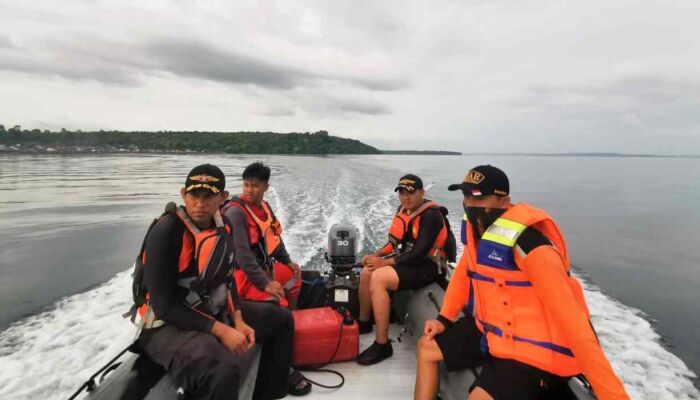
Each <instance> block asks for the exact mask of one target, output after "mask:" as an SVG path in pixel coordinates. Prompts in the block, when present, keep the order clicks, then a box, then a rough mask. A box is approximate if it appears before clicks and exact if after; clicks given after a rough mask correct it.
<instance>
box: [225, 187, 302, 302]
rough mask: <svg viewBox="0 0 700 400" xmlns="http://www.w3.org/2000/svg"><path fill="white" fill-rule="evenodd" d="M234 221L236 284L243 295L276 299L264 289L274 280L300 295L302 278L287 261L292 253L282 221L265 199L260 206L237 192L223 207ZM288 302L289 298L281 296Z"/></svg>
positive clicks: (257, 299) (293, 295) (251, 297)
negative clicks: (285, 240) (283, 233)
mask: <svg viewBox="0 0 700 400" xmlns="http://www.w3.org/2000/svg"><path fill="white" fill-rule="evenodd" d="M221 210H222V211H221V212H222V213H223V214H224V215H225V216H226V218H227V219H228V220H229V221H230V222H231V225H232V227H233V230H234V231H235V232H236V234H234V235H233V243H234V246H235V249H236V255H235V257H236V266H237V267H238V270H237V271H236V273H235V278H236V284H237V285H238V291H239V292H240V295H241V298H243V299H245V300H254V301H277V299H276V298H275V297H273V296H271V295H270V294H269V293H266V292H265V287H266V286H267V284H268V283H270V281H271V280H273V279H274V280H275V281H277V282H279V283H281V284H282V286H284V288H285V289H286V290H287V294H288V296H289V297H291V298H296V297H298V296H299V292H300V290H301V280H299V279H297V277H296V275H295V272H294V270H293V269H292V268H291V267H290V266H289V265H288V264H289V263H290V262H291V258H290V257H289V253H287V249H286V247H285V245H284V241H283V240H282V236H281V233H282V225H281V224H280V222H279V220H277V218H276V217H275V215H274V213H273V212H272V209H271V208H270V206H269V204H267V202H266V201H263V202H262V204H261V205H260V206H256V205H254V204H253V203H252V202H250V201H248V199H247V198H246V197H245V196H242V195H241V196H234V197H233V198H231V199H230V200H229V201H228V202H227V203H225V204H224V205H223V207H222V209H221ZM279 301H280V305H282V306H284V307H286V306H288V299H286V298H283V299H280V300H279Z"/></svg>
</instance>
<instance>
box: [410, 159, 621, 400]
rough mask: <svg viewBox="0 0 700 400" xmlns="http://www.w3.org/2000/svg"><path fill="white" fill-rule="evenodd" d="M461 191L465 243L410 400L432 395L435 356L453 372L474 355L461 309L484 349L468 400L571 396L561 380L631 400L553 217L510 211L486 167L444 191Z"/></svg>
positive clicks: (503, 185) (501, 183) (526, 209)
mask: <svg viewBox="0 0 700 400" xmlns="http://www.w3.org/2000/svg"><path fill="white" fill-rule="evenodd" d="M458 189H461V190H462V193H463V195H464V207H465V210H466V213H467V236H468V237H467V244H466V246H465V251H464V253H463V254H462V258H461V259H460V262H459V264H458V266H457V268H456V269H455V271H454V274H453V275H452V279H451V280H450V283H449V286H448V288H447V292H446V293H445V298H444V300H443V306H442V309H441V310H440V313H439V315H438V318H437V319H436V320H432V321H426V323H425V328H424V333H425V336H424V337H423V338H421V340H420V342H419V355H418V358H419V360H418V374H417V379H416V381H417V383H416V393H415V398H416V399H428V398H434V394H435V391H436V380H437V378H436V375H437V362H439V360H440V359H444V360H445V362H446V364H448V369H450V363H451V362H450V361H449V360H450V359H454V358H462V359H465V358H473V355H474V352H475V349H474V348H475V344H474V342H473V341H472V339H473V335H465V334H461V335H460V334H455V331H458V330H463V331H465V332H473V327H469V325H467V324H464V323H462V322H460V321H462V320H463V319H462V320H458V321H457V322H453V321H455V320H456V319H457V316H458V314H459V313H460V312H462V311H463V310H464V312H465V314H467V315H470V314H471V315H474V316H475V322H476V324H477V327H478V329H479V330H480V331H481V332H483V334H484V335H485V344H486V345H487V348H488V353H487V355H486V359H485V361H484V366H483V369H482V371H481V373H480V374H479V376H478V377H477V379H476V381H475V382H474V384H473V385H472V387H471V389H470V394H469V399H470V400H487V399H530V398H532V399H535V398H557V399H569V398H571V399H574V398H576V397H575V396H574V395H573V393H571V391H570V389H569V388H568V384H567V383H568V380H569V379H570V378H571V377H572V376H576V375H579V374H581V373H583V374H585V376H586V377H587V378H588V380H589V381H590V383H591V385H592V386H593V389H594V390H595V392H596V395H597V398H598V399H628V398H629V397H628V396H627V394H626V392H625V389H624V386H623V385H622V383H621V382H620V380H619V379H618V378H617V376H616V375H615V373H614V371H613V370H612V368H611V366H610V363H609V362H608V360H607V359H606V358H605V354H604V353H603V351H602V349H601V347H600V344H599V343H598V340H597V337H596V335H595V332H594V331H593V327H592V325H591V323H590V321H589V314H588V308H587V306H586V303H585V299H584V296H583V290H582V288H581V285H580V283H579V282H578V281H577V280H576V279H575V278H574V277H572V276H571V275H570V272H569V256H568V252H567V248H566V243H565V241H564V237H563V235H562V234H561V231H560V230H559V228H558V226H557V225H556V223H555V222H554V220H553V219H552V218H551V217H550V216H549V215H547V214H546V213H545V212H544V211H542V210H539V209H536V208H534V207H531V206H529V205H527V204H524V203H518V204H511V202H510V197H509V193H510V187H509V182H508V178H507V176H506V174H505V173H503V171H501V170H500V169H498V168H496V167H493V166H491V165H480V166H478V167H475V168H473V169H471V170H470V171H469V172H468V173H467V175H466V177H465V179H464V182H462V183H461V184H455V185H450V187H449V190H458ZM465 306H466V307H465ZM460 339H462V340H463V341H464V342H462V343H460ZM421 348H422V354H421ZM453 365H457V364H454V363H453ZM462 367H464V366H462ZM431 374H432V377H431Z"/></svg>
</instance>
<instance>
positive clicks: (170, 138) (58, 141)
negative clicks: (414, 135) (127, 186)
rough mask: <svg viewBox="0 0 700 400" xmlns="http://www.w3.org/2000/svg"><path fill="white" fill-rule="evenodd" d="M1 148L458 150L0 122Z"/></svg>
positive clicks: (296, 136) (324, 138) (307, 136)
mask: <svg viewBox="0 0 700 400" xmlns="http://www.w3.org/2000/svg"><path fill="white" fill-rule="evenodd" d="M0 152H21V153H42V154H47V153H58V154H78V153H80V154H82V153H87V154H122V153H138V154H280V155H282V154H284V155H293V154H296V155H302V154H305V155H307V154H308V155H331V154H353V155H361V154H413V155H460V154H461V153H458V152H450V151H440V150H438V151H434V150H430V151H426V150H399V151H394V150H387V151H382V150H379V149H377V148H376V147H373V146H370V145H368V144H365V143H363V142H361V141H359V140H355V139H347V138H342V137H338V136H331V135H330V134H329V133H328V132H327V131H323V130H322V131H317V132H313V133H309V132H302V133H299V132H289V133H276V132H200V131H158V132H148V131H131V132H124V131H91V132H82V131H68V130H65V129H61V131H59V132H52V131H48V130H45V131H40V130H38V129H32V130H26V129H24V130H23V129H22V128H21V127H20V126H15V127H13V128H11V129H9V130H6V129H5V127H4V126H3V125H1V124H0Z"/></svg>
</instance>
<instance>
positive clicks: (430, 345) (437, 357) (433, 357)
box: [416, 335, 443, 362]
mask: <svg viewBox="0 0 700 400" xmlns="http://www.w3.org/2000/svg"><path fill="white" fill-rule="evenodd" d="M416 349H417V352H418V359H419V360H423V361H432V362H440V361H442V359H443V356H442V351H440V347H439V346H438V345H437V342H436V341H435V339H428V337H427V336H425V335H424V336H421V338H420V339H418V343H417V344H416Z"/></svg>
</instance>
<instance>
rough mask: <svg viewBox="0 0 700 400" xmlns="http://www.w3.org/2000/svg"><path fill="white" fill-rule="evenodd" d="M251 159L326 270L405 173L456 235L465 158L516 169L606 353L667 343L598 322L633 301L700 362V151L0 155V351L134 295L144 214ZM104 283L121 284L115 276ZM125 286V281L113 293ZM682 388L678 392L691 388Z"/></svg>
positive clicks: (234, 176) (386, 211) (373, 234)
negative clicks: (337, 231)
mask: <svg viewBox="0 0 700 400" xmlns="http://www.w3.org/2000/svg"><path fill="white" fill-rule="evenodd" d="M254 160H262V161H264V162H266V163H268V164H269V165H271V166H272V168H273V177H272V180H271V187H272V189H271V191H270V193H269V196H268V197H269V198H270V200H271V201H272V203H273V207H275V209H276V211H277V214H278V216H279V217H280V219H281V220H282V221H283V223H284V224H285V230H286V232H287V233H286V237H285V240H286V242H287V243H288V246H289V247H290V251H291V254H292V256H293V257H294V258H296V259H297V260H299V261H301V262H302V263H303V264H305V265H307V266H317V267H320V266H322V265H323V261H322V254H323V252H324V251H325V249H324V247H325V235H326V232H327V229H328V228H329V227H330V225H331V224H332V223H335V222H349V223H353V224H355V225H356V226H358V227H359V228H360V232H361V233H362V235H363V249H364V251H373V249H374V248H375V247H376V246H377V245H379V244H380V243H382V242H383V241H384V239H385V234H386V229H387V227H388V223H389V218H390V215H391V213H392V211H393V210H395V206H396V204H397V202H396V199H395V197H394V194H393V192H392V189H393V187H394V185H395V183H396V181H397V179H398V178H399V177H400V176H401V175H402V174H403V173H406V172H413V173H416V174H418V175H419V176H421V177H422V178H423V179H424V181H425V182H426V183H432V186H431V187H430V189H429V191H428V193H429V195H430V197H432V198H434V199H437V200H438V201H440V202H441V203H443V204H445V205H446V206H447V207H448V208H449V209H450V211H451V218H452V221H453V228H454V229H455V233H456V234H458V232H457V231H456V230H457V229H458V227H459V219H460V217H461V214H462V209H461V198H460V196H459V195H458V194H455V193H453V192H448V191H447V190H446V187H447V185H448V184H450V183H456V182H460V181H461V180H462V178H463V176H464V173H465V172H466V170H467V169H468V168H469V167H471V166H474V165H477V164H481V163H491V164H493V165H496V166H498V167H500V168H502V169H503V170H504V171H506V173H507V174H508V175H509V177H510V180H511V192H512V197H513V200H514V201H516V202H518V201H525V202H528V203H531V204H533V205H535V206H537V207H540V208H543V209H545V210H547V211H548V212H549V213H550V214H551V215H552V216H554V217H555V219H556V220H557V221H558V222H559V224H560V225H561V227H562V229H563V232H564V234H565V235H566V237H567V239H568V243H569V246H570V249H571V258H572V260H573V264H574V265H575V267H576V268H577V271H578V272H579V275H581V276H583V277H585V278H586V279H588V280H589V281H590V282H591V285H590V293H591V295H593V294H594V292H598V291H602V292H603V294H604V296H602V297H601V298H603V299H604V300H601V301H599V302H598V303H597V305H596V310H597V312H598V314H599V317H597V318H599V321H600V322H599V323H600V324H601V325H603V332H604V335H603V336H605V337H606V338H605V341H606V345H607V346H609V347H608V348H610V349H613V352H614V353H615V355H616V358H617V357H619V359H620V360H627V359H628V358H626V357H628V356H629V354H632V353H629V354H628V352H635V351H637V352H641V353H634V354H635V355H634V357H631V356H629V357H631V358H629V360H631V361H629V364H623V365H622V367H621V368H625V369H627V368H628V367H629V368H630V369H631V370H634V369H635V368H636V367H639V368H641V369H649V368H652V367H654V365H655V364H654V362H655V361H654V360H657V359H659V357H660V356H659V355H658V353H655V352H658V350H649V351H646V350H644V349H645V348H647V347H648V348H650V349H651V346H652V345H655V344H656V343H655V342H658V340H657V339H655V338H654V337H653V336H654V334H653V331H652V330H651V329H649V328H646V329H648V330H649V332H646V331H644V332H642V333H639V332H641V330H643V329H645V328H639V329H640V331H639V332H637V333H638V334H637V335H636V336H635V335H634V334H630V335H629V336H627V335H625V334H624V333H620V334H616V333H614V332H615V329H616V328H615V329H613V322H614V321H609V324H608V322H605V321H604V319H605V314H606V310H610V312H611V313H612V312H613V309H615V310H618V309H619V308H620V307H623V308H624V309H625V310H628V311H625V313H627V314H628V315H629V316H630V320H629V321H636V320H634V318H636V315H638V314H639V313H638V312H636V311H634V309H639V310H641V311H642V312H643V313H644V314H645V315H646V317H645V318H647V319H648V320H650V321H652V322H653V329H654V330H655V331H656V332H658V333H659V334H660V335H661V337H662V338H663V339H662V340H663V343H664V344H665V346H666V348H667V349H668V350H670V351H671V352H672V353H673V354H675V355H676V356H678V357H680V358H681V359H682V360H683V361H684V362H685V364H686V365H687V366H688V367H689V368H690V369H691V370H693V371H700V345H699V344H698V342H697V340H696V337H697V335H699V334H700V322H698V321H697V319H696V315H697V311H696V305H697V304H699V303H700V290H698V289H697V288H698V287H699V286H700V251H698V250H697V246H698V243H699V242H698V239H697V235H696V232H697V231H698V228H697V227H698V226H700V212H699V211H698V206H700V185H698V183H700V159H680V158H678V159H668V158H600V157H516V156H489V157H487V156H337V157H335V156H334V157H302V156H299V157H295V156H220V155H217V156H202V155H101V156H92V155H66V156H62V155H50V156H47V155H14V154H0V331H2V330H4V331H2V332H1V333H0V335H2V339H0V357H7V360H10V361H12V362H15V363H24V364H22V365H24V367H28V368H31V367H32V365H33V364H32V362H33V361H30V360H24V359H22V356H21V355H18V353H19V352H21V351H22V349H23V348H25V347H26V348H29V347H27V346H28V345H27V343H28V342H29V341H30V340H33V339H32V338H33V337H34V336H32V335H30V334H29V333H28V332H30V331H31V329H32V328H31V326H34V325H36V324H42V326H47V327H49V329H50V328H51V326H52V325H51V324H59V322H58V321H63V322H61V323H63V324H67V326H72V325H74V324H77V323H76V322H67V323H66V322H65V321H67V320H70V319H71V318H77V317H75V316H73V314H71V313H70V312H68V311H65V312H63V313H61V312H62V311H61V310H64V309H67V307H68V306H67V305H66V304H77V305H80V304H81V303H80V302H81V301H83V300H82V299H83V298H84V297H89V296H87V295H83V294H80V293H85V294H91V293H92V294H91V295H90V296H93V297H94V296H95V293H100V292H99V290H106V289H104V288H112V289H113V292H114V293H119V294H118V295H117V296H122V294H121V293H123V296H124V300H121V299H119V302H122V301H123V302H127V301H128V296H129V293H128V288H127V287H126V283H128V277H126V276H124V277H118V278H117V281H114V280H111V281H110V279H112V278H113V277H115V275H117V274H118V273H120V272H122V271H124V270H125V269H127V268H128V267H129V265H130V264H131V262H132V260H133V257H134V255H135V251H136V250H137V248H138V246H139V244H140V241H141V239H142V235H143V233H144V230H145V229H146V227H147V226H148V223H149V221H150V220H151V219H152V218H153V217H154V216H157V215H158V214H160V212H162V207H163V205H164V204H165V203H166V202H168V201H177V199H178V190H179V187H180V186H181V185H182V183H183V178H184V176H185V175H186V173H187V172H188V171H189V169H190V168H191V167H193V166H194V165H196V164H199V163H203V162H211V163H215V164H218V165H219V166H221V167H222V169H223V170H224V172H226V174H227V176H228V177H229V183H228V186H229V187H230V188H231V189H230V190H231V191H232V192H236V191H237V188H238V187H240V180H239V179H238V176H239V175H240V173H241V171H242V169H243V168H244V167H245V165H247V164H248V163H250V162H252V161H254ZM107 281H110V282H119V283H108V284H107V286H105V285H104V284H105V282H107ZM99 285H102V286H99ZM110 285H112V286H110ZM118 285H125V288H124V289H123V290H122V289H116V288H120V286H118ZM98 286H99V287H98ZM96 287H98V288H97V289H95V288H96ZM100 288H103V289H100ZM112 289H110V290H112ZM110 293H112V292H110ZM76 294H77V295H76ZM98 302H99V301H98ZM620 303H622V304H620ZM110 304H111V303H110ZM119 304H121V303H119ZM124 304H126V303H124ZM622 305H624V306H622ZM81 307H83V306H81ZM105 307H107V305H105V306H104V307H103V308H102V309H100V306H99V304H98V305H97V306H96V305H94V304H90V305H89V307H84V309H85V310H86V312H88V311H89V310H93V312H100V313H115V314H116V311H121V312H123V311H125V310H114V311H113V312H112V310H111V309H105ZM110 307H116V306H110ZM77 309H80V307H78V308H77ZM74 313H77V311H76V312H74ZM627 314H626V315H627ZM52 318H53V319H56V321H53V320H52ZM622 321H626V320H625V319H624V318H623V319H622ZM618 322H620V321H618ZM594 323H596V319H595V318H594ZM630 323H632V322H630ZM606 324H608V325H607V326H610V329H607V328H606ZM635 326H636V325H635ZM62 329H63V328H62ZM66 329H67V330H66V332H69V331H70V330H69V328H66ZM635 329H637V328H635V327H632V326H630V327H629V329H628V331H630V332H632V331H633V330H635ZM624 331H625V327H624V326H623V327H622V328H620V332H624ZM606 332H609V333H608V334H606ZM75 335H76V337H79V336H80V335H78V334H75ZM649 335H651V336H649ZM37 340H39V339H37ZM42 340H46V341H47V343H49V342H50V341H49V340H48V339H42ZM635 341H639V343H635ZM607 343H610V344H607ZM23 346H24V347H23ZM645 346H646V347H645ZM47 348H48V349H49V350H43V349H40V350H37V349H36V346H35V347H33V348H31V349H30V350H27V351H34V352H35V353H36V354H35V357H37V358H40V357H42V356H41V354H54V353H52V352H55V351H57V350H55V348H56V345H55V343H54V344H49V345H47ZM608 348H606V351H607V349H608ZM101 350H104V351H105V352H106V350H105V349H104V348H101ZM645 351H646V353H645ZM37 354H38V355H37ZM56 354H58V353H56ZM640 354H641V355H640ZM46 357H50V356H48V355H47V356H46ZM60 357H64V355H60V356H58V355H57V356H56V360H55V361H52V360H51V359H49V360H44V359H42V360H35V362H37V363H39V362H42V363H48V364H51V363H52V362H55V363H58V362H60V361H58V360H59V359H60ZM611 358H612V357H611ZM662 358H663V357H662ZM639 360H643V361H639ZM8 362H9V361H8ZM614 362H616V361H614ZM620 362H621V363H622V361H620ZM4 363H5V362H4ZM6 365H9V364H6ZM664 365H665V364H664ZM673 365H676V364H673ZM678 365H680V366H677V367H673V368H677V370H673V368H671V367H667V366H663V365H656V366H657V367H659V370H662V369H666V370H668V369H671V370H672V371H671V372H670V374H671V375H672V376H675V377H683V376H685V377H689V374H690V373H689V372H688V371H683V368H684V367H683V366H682V363H680V364H678ZM662 367H663V368H662ZM19 368H22V366H20V367H19ZM0 372H2V371H0ZM0 375H2V374H0ZM8 376H9V375H8ZM18 376H19V375H18ZM640 376H643V375H640ZM689 378H692V377H689ZM76 379H77V378H76ZM623 379H625V383H626V384H627V385H628V387H629V385H635V384H638V385H640V387H641V389H640V391H639V392H638V393H652V392H653V390H652V391H651V392H650V391H648V390H646V389H645V388H644V385H645V383H644V382H641V383H639V382H637V383H635V382H633V381H634V380H635V379H638V377H637V376H636V375H627V376H626V377H623ZM644 379H646V380H649V379H653V378H649V377H648V376H647V377H646V378H643V379H642V380H644ZM679 379H680V378H679ZM667 380H668V379H665V380H664V382H665V381H667ZM659 381H660V382H661V379H660V380H659ZM8 382H9V383H10V385H9V386H8V387H9V389H8V388H5V389H0V394H3V393H4V394H5V395H7V394H9V393H12V394H15V395H16V394H17V393H25V394H26V393H33V395H34V396H37V395H38V394H37V393H46V392H26V391H25V392H22V391H19V389H17V390H15V391H13V390H14V389H12V384H11V383H12V382H13V381H12V378H9V380H8ZM72 384H73V381H71V380H70V379H67V378H65V377H64V378H62V380H61V381H60V382H59V383H56V386H55V388H60V390H66V388H69V387H71V385H72ZM672 384H673V385H680V383H672ZM55 388H54V389H55ZM3 390H5V392H3ZM23 390H24V389H23ZM37 390H38V389H37ZM46 390H48V389H46ZM650 390H651V389H650ZM693 390H694V389H693ZM664 393H666V392H664ZM683 393H684V394H682V395H681V397H687V398H693V397H694V396H695V394H694V393H691V392H683ZM27 396H29V395H28V394H27ZM0 397H3V396H0ZM20 397H21V396H20Z"/></svg>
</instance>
